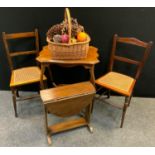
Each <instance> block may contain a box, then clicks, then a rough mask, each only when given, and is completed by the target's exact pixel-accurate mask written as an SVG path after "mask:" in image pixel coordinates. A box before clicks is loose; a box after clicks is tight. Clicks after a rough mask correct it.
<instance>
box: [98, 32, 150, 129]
mask: <svg viewBox="0 0 155 155" xmlns="http://www.w3.org/2000/svg"><path fill="white" fill-rule="evenodd" d="M117 43H124V44H131V45H135V46H139V47H142V48H143V49H145V51H144V54H143V57H142V59H141V61H135V60H133V59H128V58H126V57H122V56H118V55H116V52H115V51H116V49H117ZM152 44H153V43H152V42H149V43H146V42H143V41H140V40H138V39H136V38H125V37H119V36H118V35H117V34H115V35H114V37H113V46H112V52H111V57H110V67H109V72H108V73H107V74H105V75H104V76H102V77H100V78H99V79H97V80H96V84H97V85H99V86H101V88H102V87H104V88H106V89H107V90H108V98H109V97H110V90H112V91H114V92H117V93H119V94H121V95H124V96H125V102H124V105H123V106H116V105H114V106H116V107H117V108H120V109H122V110H123V112H122V120H121V125H120V127H121V128H122V127H123V122H124V118H125V113H126V110H127V107H128V106H129V105H130V101H131V97H132V93H133V89H134V86H135V84H136V81H137V79H138V78H139V76H140V73H141V71H142V68H143V66H144V63H145V61H146V59H147V57H148V55H149V53H150V50H151V47H152ZM114 60H117V61H122V62H126V63H129V64H134V65H137V71H136V74H135V77H134V78H133V77H130V76H127V75H124V74H121V73H118V72H114V71H113V64H114Z"/></svg>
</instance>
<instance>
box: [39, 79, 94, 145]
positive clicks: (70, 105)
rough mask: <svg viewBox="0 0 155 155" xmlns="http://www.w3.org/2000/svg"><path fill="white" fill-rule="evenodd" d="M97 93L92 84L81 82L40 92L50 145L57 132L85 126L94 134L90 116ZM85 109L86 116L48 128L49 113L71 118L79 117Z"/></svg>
mask: <svg viewBox="0 0 155 155" xmlns="http://www.w3.org/2000/svg"><path fill="white" fill-rule="evenodd" d="M95 92H96V91H95V87H94V86H93V85H92V84H91V83H90V82H81V83H76V84H70V85H66V86H60V87H57V88H51V89H47V90H41V91H40V95H41V99H42V101H43V105H44V111H45V128H46V131H47V139H48V143H49V144H51V138H50V137H51V134H54V133H57V132H61V131H66V130H69V129H73V128H77V127H81V126H85V125H87V126H88V128H89V130H90V131H91V132H92V127H91V126H90V115H91V109H92V102H93V98H94V95H95ZM83 109H85V113H84V114H85V115H82V116H80V118H78V119H77V118H76V119H72V120H69V121H65V122H60V123H57V124H54V125H51V126H48V118H47V113H52V114H55V115H56V116H59V117H69V116H73V115H78V114H79V113H80V112H81V111H82V110H83Z"/></svg>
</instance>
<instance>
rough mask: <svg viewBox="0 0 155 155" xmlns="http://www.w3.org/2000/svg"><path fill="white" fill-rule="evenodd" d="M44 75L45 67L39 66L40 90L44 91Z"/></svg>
mask: <svg viewBox="0 0 155 155" xmlns="http://www.w3.org/2000/svg"><path fill="white" fill-rule="evenodd" d="M44 73H45V65H44V64H41V74H40V88H41V89H44V80H43V76H44Z"/></svg>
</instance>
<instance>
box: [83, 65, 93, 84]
mask: <svg viewBox="0 0 155 155" xmlns="http://www.w3.org/2000/svg"><path fill="white" fill-rule="evenodd" d="M84 68H85V69H89V73H90V82H91V83H92V84H93V85H94V86H95V74H94V65H84Z"/></svg>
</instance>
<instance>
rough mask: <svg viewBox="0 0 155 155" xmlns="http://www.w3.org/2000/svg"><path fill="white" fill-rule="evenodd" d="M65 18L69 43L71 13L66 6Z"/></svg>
mask: <svg viewBox="0 0 155 155" xmlns="http://www.w3.org/2000/svg"><path fill="white" fill-rule="evenodd" d="M65 20H67V22H68V36H69V44H70V43H71V33H72V24H71V15H70V11H69V9H68V8H66V9H65Z"/></svg>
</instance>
